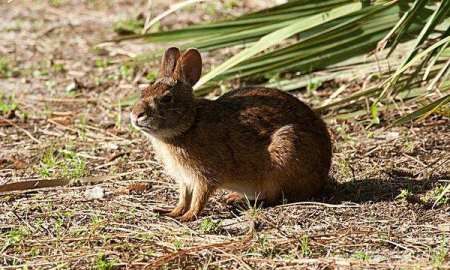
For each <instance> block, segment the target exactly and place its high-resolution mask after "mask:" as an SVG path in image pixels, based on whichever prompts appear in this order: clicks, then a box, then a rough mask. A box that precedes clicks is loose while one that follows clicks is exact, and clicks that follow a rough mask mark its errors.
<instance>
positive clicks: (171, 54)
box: [159, 47, 180, 77]
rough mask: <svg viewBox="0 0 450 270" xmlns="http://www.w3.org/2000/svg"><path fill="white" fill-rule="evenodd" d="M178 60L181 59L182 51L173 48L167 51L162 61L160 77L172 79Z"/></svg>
mask: <svg viewBox="0 0 450 270" xmlns="http://www.w3.org/2000/svg"><path fill="white" fill-rule="evenodd" d="M178 58H180V50H179V49H178V48H175V47H171V48H169V49H167V50H166V52H164V55H163V57H162V60H161V67H160V70H159V76H161V77H172V75H173V72H174V71H175V67H176V65H177V61H178Z"/></svg>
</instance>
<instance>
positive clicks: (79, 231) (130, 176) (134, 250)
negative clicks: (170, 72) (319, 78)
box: [0, 1, 450, 269]
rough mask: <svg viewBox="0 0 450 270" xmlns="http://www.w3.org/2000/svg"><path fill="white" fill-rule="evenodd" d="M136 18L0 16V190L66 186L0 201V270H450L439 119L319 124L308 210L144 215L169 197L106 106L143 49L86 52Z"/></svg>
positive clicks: (95, 7) (446, 131)
mask: <svg viewBox="0 0 450 270" xmlns="http://www.w3.org/2000/svg"><path fill="white" fill-rule="evenodd" d="M145 2H146V1H144V2H142V3H138V2H137V1H120V3H117V4H115V5H112V4H107V3H109V2H106V1H105V2H101V1H86V2H70V3H66V2H65V1H62V2H61V1H50V3H51V4H47V3H41V2H39V3H33V4H30V2H21V1H13V3H12V4H6V3H3V4H1V5H0V17H1V20H2V25H1V29H0V54H1V61H2V62H1V68H0V72H1V74H0V76H1V77H3V78H2V79H0V95H1V101H0V108H1V109H0V114H1V115H0V116H1V118H0V138H1V141H0V184H6V183H14V182H20V181H27V180H33V179H75V180H74V181H73V182H74V183H73V185H72V186H70V187H58V188H49V189H43V190H39V191H28V192H9V193H6V194H3V195H0V268H2V267H3V268H5V269H16V268H23V267H25V266H29V267H31V268H33V269H34V268H36V269H37V268H39V269H41V268H43V269H50V268H54V267H61V268H73V269H89V268H98V269H110V267H112V266H115V267H118V268H143V267H150V268H151V267H153V268H161V267H163V266H165V267H166V268H169V269H177V268H180V269H189V268H202V267H203V268H204V269H206V268H211V269H215V268H223V269H230V268H233V267H234V268H242V269H274V268H277V269H282V267H285V268H286V269H288V268H289V269H292V268H295V269H297V268H302V267H305V268H312V269H317V268H331V269H332V268H339V267H355V268H403V269H408V268H415V267H418V268H423V267H430V268H431V267H433V266H435V267H442V268H450V264H449V259H450V258H449V255H448V253H449V248H450V214H449V212H450V211H449V210H450V205H449V201H450V200H449V197H448V194H447V195H446V196H443V197H442V198H441V197H440V194H442V193H443V191H444V188H445V186H446V184H448V182H449V181H450V177H449V175H450V171H449V169H448V168H449V163H450V161H449V160H450V152H449V150H450V140H449V139H448V138H450V121H449V120H448V119H443V118H440V117H438V116H432V117H430V118H428V119H426V120H425V121H422V122H420V123H417V124H415V125H413V126H408V127H401V128H397V127H396V128H389V129H388V128H379V129H374V128H366V126H367V125H366V124H365V125H363V124H361V123H364V121H361V122H357V123H355V122H350V121H343V120H341V121H339V120H336V119H335V118H333V114H329V115H328V116H327V119H328V123H329V125H330V129H331V132H332V134H333V139H334V141H335V156H334V160H333V162H334V164H333V171H332V176H333V178H334V179H335V181H336V183H333V184H331V185H330V187H329V188H328V191H327V194H325V195H324V196H323V198H318V199H317V201H316V202H305V203H298V204H288V205H282V206H278V207H273V208H268V209H259V208H257V207H250V209H238V208H236V207H230V206H226V205H225V204H224V203H223V201H222V196H223V194H221V193H219V194H217V195H215V196H214V197H213V198H212V199H211V200H210V202H209V204H208V206H207V209H206V210H205V211H204V213H203V215H202V217H201V218H200V219H199V220H198V221H195V222H191V223H186V224H180V223H179V222H177V221H176V220H173V219H170V218H167V217H160V216H158V215H157V214H156V213H154V212H153V211H152V209H154V208H157V207H168V206H171V205H173V204H174V203H175V201H176V190H175V185H174V183H173V181H172V180H170V179H169V178H168V177H167V176H165V175H164V173H163V172H162V169H161V167H160V166H159V165H158V163H157V162H156V160H154V157H153V152H152V148H151V146H150V144H149V142H148V141H147V140H146V139H145V138H144V137H142V136H141V135H140V134H139V133H138V132H136V131H135V130H133V129H131V128H130V126H129V121H128V113H129V107H127V106H121V104H119V102H118V101H119V100H121V99H126V98H127V97H129V96H131V95H133V94H134V93H136V91H138V88H139V87H141V86H142V85H145V84H146V83H148V80H147V79H146V77H148V78H151V76H152V72H153V70H154V67H155V65H156V64H157V63H149V65H148V69H143V70H133V69H132V68H131V67H127V66H124V65H121V64H120V61H119V60H120V59H122V58H124V57H125V56H128V55H134V54H136V53H139V52H142V51H143V50H145V49H149V48H150V47H151V46H152V45H148V44H139V43H136V42H135V43H128V44H107V45H105V46H103V47H102V49H94V48H93V46H94V45H95V44H97V43H98V42H99V41H101V40H104V39H107V38H110V37H112V36H113V33H112V30H111V29H112V27H111V26H112V24H113V23H114V22H116V21H118V20H120V19H125V18H129V17H133V16H136V15H137V14H139V12H138V11H139V10H140V9H142V7H144V6H145V5H146V3H145ZM161 2H163V1H161ZM248 2H249V3H246V5H250V4H251V3H250V1H248ZM166 7H167V5H166V4H162V3H159V4H158V5H155V9H154V12H155V13H157V12H158V11H160V10H164V9H165V8H166ZM246 8H252V7H250V6H243V4H241V6H239V7H238V8H237V9H238V10H241V11H242V10H244V9H246ZM208 10H211V9H207V8H206V9H201V10H200V9H198V10H196V9H195V10H194V11H195V14H199V16H198V17H195V18H194V19H191V17H192V16H186V17H184V16H183V15H180V16H177V17H176V18H177V19H178V21H177V22H176V23H180V24H183V23H190V22H191V21H192V20H198V19H199V18H202V17H204V18H208V16H209V17H211V16H216V15H218V14H213V13H211V11H208ZM212 10H215V9H214V8H212ZM208 12H209V13H208ZM171 20H172V21H171ZM173 20H175V19H174V17H172V18H169V20H167V21H166V24H167V25H173V24H175V22H174V21H173ZM149 74H150V75H149ZM331 90H332V89H331V88H327V87H326V86H324V87H322V89H321V92H320V95H318V96H307V95H300V97H301V98H303V99H305V100H307V101H308V100H309V99H315V100H314V101H317V100H316V99H326V98H327V97H328V96H329V95H330V93H331ZM402 109H404V110H408V108H402ZM12 111H14V113H12ZM363 120H364V117H363ZM77 182H78V183H77ZM80 182H81V183H80ZM88 182H92V183H88ZM142 183H147V184H148V185H143V184H142ZM94 184H95V186H94ZM102 192H103V194H102ZM98 193H99V194H98ZM96 195H98V196H99V197H101V199H93V197H95V196H96Z"/></svg>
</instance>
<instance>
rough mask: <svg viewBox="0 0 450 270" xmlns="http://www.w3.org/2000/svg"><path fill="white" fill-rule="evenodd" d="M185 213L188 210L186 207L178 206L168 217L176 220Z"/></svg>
mask: <svg viewBox="0 0 450 270" xmlns="http://www.w3.org/2000/svg"><path fill="white" fill-rule="evenodd" d="M185 212H186V210H185V209H184V207H181V206H177V207H175V208H174V209H173V210H172V211H170V212H169V213H167V214H166V216H169V217H173V218H175V217H179V216H181V215H183V214H184V213H185Z"/></svg>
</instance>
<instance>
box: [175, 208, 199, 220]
mask: <svg viewBox="0 0 450 270" xmlns="http://www.w3.org/2000/svg"><path fill="white" fill-rule="evenodd" d="M196 219H197V214H196V213H194V212H193V211H187V212H186V213H184V215H182V216H181V217H180V218H179V220H180V221H181V222H188V221H193V220H196Z"/></svg>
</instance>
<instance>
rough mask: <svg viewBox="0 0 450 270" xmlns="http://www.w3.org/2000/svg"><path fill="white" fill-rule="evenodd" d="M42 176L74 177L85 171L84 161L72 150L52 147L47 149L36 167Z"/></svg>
mask: <svg viewBox="0 0 450 270" xmlns="http://www.w3.org/2000/svg"><path fill="white" fill-rule="evenodd" d="M36 170H37V173H38V174H39V175H40V176H42V177H45V178H47V177H63V178H67V179H75V178H80V177H82V176H85V175H86V173H87V168H86V161H85V160H84V158H82V157H80V156H79V155H77V153H76V152H74V151H72V150H65V149H59V150H54V149H53V148H49V149H47V150H46V151H45V152H44V154H43V156H42V158H41V161H40V165H39V166H38V167H37V168H36Z"/></svg>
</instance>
